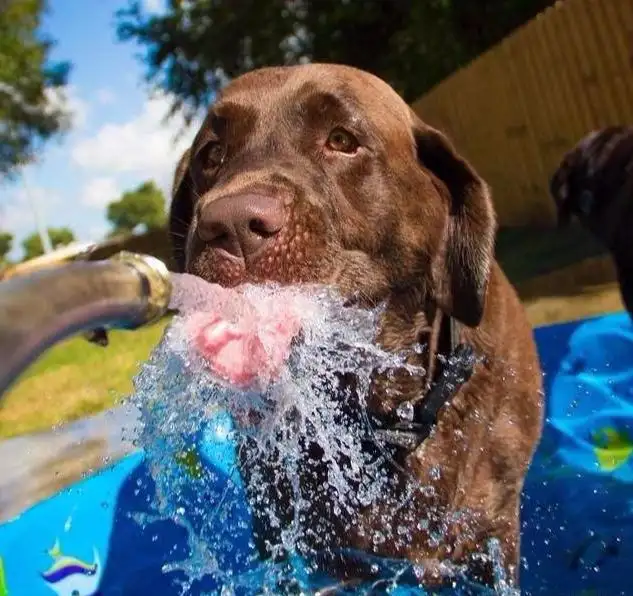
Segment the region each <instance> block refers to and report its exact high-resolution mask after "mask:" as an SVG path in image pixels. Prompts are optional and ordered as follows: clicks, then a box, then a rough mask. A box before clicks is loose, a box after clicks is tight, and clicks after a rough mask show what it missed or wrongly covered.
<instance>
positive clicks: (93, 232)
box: [86, 224, 110, 242]
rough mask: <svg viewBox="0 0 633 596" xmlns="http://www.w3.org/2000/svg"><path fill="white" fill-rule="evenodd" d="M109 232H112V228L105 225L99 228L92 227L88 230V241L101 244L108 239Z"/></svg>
mask: <svg viewBox="0 0 633 596" xmlns="http://www.w3.org/2000/svg"><path fill="white" fill-rule="evenodd" d="M109 231H110V228H109V227H108V226H107V225H105V224H102V225H99V226H91V227H90V228H89V229H88V233H87V235H86V236H87V238H86V240H87V241H88V242H100V241H101V240H103V239H104V238H105V237H106V235H107V233H108V232H109Z"/></svg>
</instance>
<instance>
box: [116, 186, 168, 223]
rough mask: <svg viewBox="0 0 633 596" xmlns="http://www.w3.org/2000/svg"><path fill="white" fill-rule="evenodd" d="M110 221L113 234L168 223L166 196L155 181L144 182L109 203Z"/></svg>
mask: <svg viewBox="0 0 633 596" xmlns="http://www.w3.org/2000/svg"><path fill="white" fill-rule="evenodd" d="M107 217H108V221H109V222H110V223H111V224H112V227H113V234H119V233H131V232H134V231H135V230H136V229H137V228H138V227H140V226H143V227H144V228H145V229H146V230H151V229H155V228H160V227H162V226H164V225H165V223H166V219H167V218H166V215H165V196H164V195H163V193H162V191H161V190H160V188H158V187H157V186H156V184H154V182H151V181H149V182H144V183H143V184H141V185H140V186H139V187H138V188H137V189H136V190H133V191H130V192H126V193H124V194H123V196H122V197H121V198H120V199H119V200H118V201H115V202H113V203H110V204H109V205H108V213H107Z"/></svg>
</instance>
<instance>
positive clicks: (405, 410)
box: [396, 401, 415, 422]
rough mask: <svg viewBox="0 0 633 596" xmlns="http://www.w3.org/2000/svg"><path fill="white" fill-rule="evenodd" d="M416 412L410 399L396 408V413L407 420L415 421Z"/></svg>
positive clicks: (401, 418)
mask: <svg viewBox="0 0 633 596" xmlns="http://www.w3.org/2000/svg"><path fill="white" fill-rule="evenodd" d="M414 414H415V410H414V406H413V404H412V403H411V402H410V401H405V402H403V403H401V404H400V405H399V406H398V408H397V410H396V415H397V416H398V418H399V419H400V420H405V421H407V422H412V421H413V417H414Z"/></svg>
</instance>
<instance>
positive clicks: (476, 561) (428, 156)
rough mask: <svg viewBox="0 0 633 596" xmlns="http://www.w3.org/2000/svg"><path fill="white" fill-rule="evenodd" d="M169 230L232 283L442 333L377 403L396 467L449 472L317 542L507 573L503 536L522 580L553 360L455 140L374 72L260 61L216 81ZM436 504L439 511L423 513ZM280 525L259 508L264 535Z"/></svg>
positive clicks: (180, 252)
mask: <svg viewBox="0 0 633 596" xmlns="http://www.w3.org/2000/svg"><path fill="white" fill-rule="evenodd" d="M170 230H171V237H172V241H173V244H174V248H175V255H176V258H177V260H178V264H179V266H180V267H181V268H182V270H186V271H188V272H190V273H193V274H195V275H198V276H201V277H202V278H204V279H206V280H209V281H212V282H215V283H219V284H222V285H224V286H235V285H237V284H241V283H244V282H250V283H258V282H260V283H263V282H267V281H273V282H278V283H282V284H298V283H302V282H312V283H315V282H316V283H321V284H328V285H330V286H332V287H335V288H336V289H338V290H339V291H340V292H341V293H342V294H343V295H345V296H347V297H349V298H350V300H353V301H355V302H357V303H359V304H361V305H367V306H370V305H373V304H376V303H379V302H383V303H384V302H386V304H387V307H386V310H385V313H384V316H383V319H382V323H381V329H380V332H379V341H380V343H381V344H382V345H383V346H384V347H385V348H386V349H388V350H394V351H396V350H403V349H406V348H411V347H412V346H414V345H416V344H420V345H422V346H425V348H426V349H425V350H422V351H421V355H420V356H419V358H421V359H424V361H425V365H426V370H427V371H428V374H427V375H426V378H416V377H415V376H410V375H409V376H408V375H403V376H402V377H398V376H397V375H395V376H394V375H387V376H380V375H377V376H376V379H375V382H374V387H373V388H372V395H371V398H370V399H369V402H368V410H369V413H370V415H371V416H372V420H373V421H375V424H376V428H377V430H378V431H380V432H381V433H382V434H381V436H382V437H383V438H384V440H385V445H387V446H388V447H389V449H391V451H390V452H389V453H391V454H392V457H393V459H394V462H395V463H397V464H398V465H397V466H395V467H394V468H393V474H394V476H397V475H399V474H401V475H408V476H409V477H413V478H415V479H417V480H418V481H419V482H420V484H421V485H424V486H427V487H428V486H431V487H432V490H431V491H428V490H427V491H424V492H423V493H420V494H417V495H415V496H414V497H412V498H410V499H408V500H405V501H403V503H402V504H401V506H400V507H399V509H398V510H397V511H396V510H394V509H393V508H392V501H389V500H388V499H386V498H385V500H384V502H380V501H379V502H377V503H374V504H373V505H372V506H371V507H368V508H367V509H366V510H361V511H359V518H358V519H359V521H358V523H357V524H355V525H354V528H352V529H350V528H349V527H347V528H346V529H345V531H343V530H342V529H341V527H340V526H337V525H336V524H335V523H334V522H333V524H332V525H331V529H332V531H331V532H329V533H328V534H327V537H326V538H323V539H322V540H321V542H319V541H318V540H316V539H315V540H316V542H319V543H318V544H317V546H318V547H320V548H324V549H325V550H327V549H328V548H332V549H335V548H350V549H356V550H359V551H362V552H366V553H371V554H373V555H377V556H379V557H391V558H399V559H404V560H408V561H411V562H413V563H415V564H417V565H419V566H421V567H422V568H423V569H425V572H424V577H423V581H429V582H441V581H442V577H443V571H442V569H444V567H445V565H443V563H449V564H450V563H455V564H457V565H459V566H461V568H466V569H467V571H468V573H469V575H470V577H471V578H473V579H475V580H477V581H480V582H486V583H491V582H492V581H493V578H492V576H493V570H492V563H491V561H490V559H489V558H487V557H486V553H487V552H488V551H487V548H488V541H489V539H491V538H496V539H498V541H499V543H500V546H501V550H502V552H503V566H504V567H505V570H506V571H507V573H508V577H509V580H510V581H511V582H513V581H516V579H517V576H518V561H519V558H518V557H519V534H520V522H519V508H520V494H521V490H522V486H523V482H524V477H525V474H526V471H527V469H528V466H529V464H530V461H531V458H532V456H533V452H534V450H535V447H536V445H537V442H538V440H539V437H540V433H541V426H542V408H543V401H542V393H541V371H540V366H539V361H538V356H537V353H536V348H535V344H534V341H533V336H532V330H531V327H530V325H529V323H528V321H527V319H526V315H525V313H524V310H523V308H522V305H521V303H520V301H519V299H518V297H517V295H516V293H515V291H514V290H513V288H512V287H511V285H510V284H509V282H508V280H507V279H506V277H505V276H504V274H503V272H502V271H501V269H500V268H499V266H498V264H497V263H496V261H495V257H494V239H495V231H496V223H495V213H494V210H493V205H492V202H491V197H490V191H489V188H488V186H487V185H486V183H485V182H484V181H483V180H482V179H481V178H480V177H479V175H478V174H477V173H476V172H475V170H474V169H473V168H472V167H471V165H470V164H469V163H468V162H467V161H466V160H465V159H464V158H463V157H461V156H460V155H459V153H458V152H457V151H456V150H455V148H454V147H453V146H452V144H451V143H450V142H449V140H448V139H447V138H446V137H445V136H444V135H443V134H441V133H440V132H438V131H437V130H435V129H434V128H432V127H430V126H428V125H426V124H425V123H424V122H423V121H421V120H420V119H419V118H418V117H417V116H416V115H415V114H414V112H413V111H412V110H411V109H410V108H409V107H408V106H407V105H406V103H405V102H404V101H403V100H402V99H401V98H400V97H399V96H398V95H397V94H396V92H395V91H394V90H393V89H392V88H391V87H389V86H388V85H387V84H386V83H384V82H383V81H381V80H380V79H378V78H376V77H375V76H373V75H371V74H368V73H366V72H362V71H359V70H357V69H354V68H351V67H346V66H339V65H326V64H312V65H302V66H292V67H279V68H263V69H260V70H255V71H252V72H250V73H248V74H246V75H243V76H241V77H239V78H237V79H235V80H234V81H233V82H231V83H230V84H229V85H228V86H227V87H226V88H225V89H224V90H223V91H222V93H221V94H220V95H219V96H218V97H217V100H216V101H215V103H214V104H213V105H212V106H211V108H210V110H209V112H208V115H207V117H206V119H205V121H204V123H203V125H202V127H201V129H200V131H199V132H198V134H197V136H196V138H195V140H194V141H193V143H192V145H191V148H190V149H189V150H188V151H187V152H186V153H185V155H184V156H183V158H182V159H181V161H180V163H179V165H178V168H177V172H176V176H175V181H174V186H173V202H172V207H171V220H170ZM473 355H474V358H471V356H473ZM395 385H397V391H394V390H393V389H394V387H393V386H395ZM389 389H392V390H391V391H390V390H389ZM405 401H409V402H411V403H415V416H414V418H413V420H409V422H408V423H402V422H398V419H397V416H395V414H394V413H395V412H396V411H397V410H398V406H399V405H401V403H402V402H405ZM244 473H245V475H246V478H247V481H246V484H247V485H248V470H244ZM396 484H397V483H396ZM276 490H277V493H276V494H278V495H280V497H279V498H280V499H283V487H282V488H280V487H277V488H276ZM306 495H307V496H306V498H307V499H308V500H309V499H310V498H312V499H313V501H314V502H313V503H311V506H313V507H314V511H315V514H314V519H313V520H312V521H313V522H314V520H321V521H322V520H323V518H324V516H325V517H327V515H328V513H327V511H330V510H331V508H330V509H328V507H327V506H326V505H327V504H324V503H323V502H321V500H322V499H321V498H320V497H319V498H315V497H314V493H312V497H311V493H309V492H306ZM431 510H432V511H434V512H435V517H434V520H435V521H434V522H433V521H432V523H431V526H433V524H435V526H434V527H429V526H424V525H423V524H420V523H417V522H416V520H421V519H422V518H423V516H424V515H425V514H428V512H429V511H431ZM254 515H255V518H256V522H257V520H258V519H259V518H258V515H257V506H256V505H255V507H254ZM307 519H308V521H306V522H305V523H306V524H309V523H310V516H308V517H307ZM394 519H396V521H397V522H398V523H401V524H406V525H408V527H409V530H410V531H409V532H407V533H406V535H407V539H406V540H398V539H396V538H395V537H394V536H393V535H391V534H387V533H386V532H383V530H384V528H383V526H384V525H385V524H387V523H388V522H387V520H390V521H389V523H392V522H393V520H394ZM398 520H399V521H398ZM416 523H417V525H416ZM258 524H259V525H258ZM438 528H439V529H441V535H442V538H441V539H440V540H439V541H438V535H437V530H438ZM337 529H338V531H337ZM274 532H275V529H274V528H271V527H270V524H269V525H268V526H266V522H265V519H263V518H262V519H261V520H259V522H258V523H256V537H257V540H258V544H259V546H260V547H261V549H262V551H263V552H264V553H265V551H266V543H267V541H268V536H269V535H271V534H273V533H274ZM372 532H373V533H374V534H372ZM376 532H382V533H381V534H380V536H381V539H380V540H376V539H375V535H376V534H375V533H376ZM372 536H373V538H372ZM385 537H386V538H385ZM343 573H345V572H343ZM350 573H351V574H352V575H353V573H355V572H350Z"/></svg>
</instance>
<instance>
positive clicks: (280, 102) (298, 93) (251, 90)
mask: <svg viewBox="0 0 633 596" xmlns="http://www.w3.org/2000/svg"><path fill="white" fill-rule="evenodd" d="M317 93H321V94H323V95H325V94H329V95H332V96H335V97H337V98H339V99H340V100H341V101H342V102H343V103H348V104H349V105H353V107H354V108H355V109H356V110H358V111H360V112H362V113H363V114H364V115H365V116H366V117H367V118H368V119H370V120H371V121H372V122H373V123H374V124H376V126H378V127H379V128H381V129H386V130H388V129H390V128H391V129H393V128H394V127H395V128H402V127H405V128H406V129H407V130H409V129H410V127H411V124H412V121H413V117H412V112H411V110H410V108H409V107H408V106H407V104H406V103H405V102H404V100H403V99H402V98H401V97H400V96H399V95H398V94H397V93H396V91H395V90H394V89H393V88H392V87H390V86H389V85H388V84H387V83H385V82H384V81H383V80H381V79H379V78H378V77H376V76H374V75H372V74H370V73H368V72H365V71H362V70H359V69H356V68H353V67H349V66H343V65H334V64H306V65H300V66H286V67H273V68H261V69H258V70H254V71H251V72H249V73H246V74H244V75H242V76H240V77H238V78H237V79H235V80H234V81H232V82H231V83H230V84H229V85H228V86H227V87H226V88H225V89H224V90H223V91H222V93H221V94H220V96H219V97H218V104H219V105H222V104H225V105H226V104H233V105H237V106H240V107H243V108H245V109H247V110H248V109H255V110H257V113H258V114H260V116H264V114H268V115H271V116H272V114H273V113H274V112H277V111H278V110H283V109H284V106H287V105H288V104H293V103H296V102H300V101H302V100H306V99H308V98H309V97H310V96H313V95H315V94H317Z"/></svg>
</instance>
